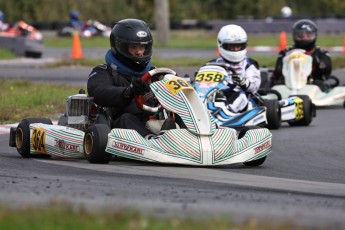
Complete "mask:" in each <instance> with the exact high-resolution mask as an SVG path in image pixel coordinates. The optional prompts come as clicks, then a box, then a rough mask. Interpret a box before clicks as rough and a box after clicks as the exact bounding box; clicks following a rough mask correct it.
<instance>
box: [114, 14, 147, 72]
mask: <svg viewBox="0 0 345 230" xmlns="http://www.w3.org/2000/svg"><path fill="white" fill-rule="evenodd" d="M152 43H153V40H152V35H151V31H150V28H149V27H148V25H147V24H146V23H145V22H144V21H141V20H138V19H124V20H121V21H118V22H116V24H115V26H114V27H113V29H112V31H111V33H110V45H111V51H112V52H113V54H114V55H115V56H116V57H117V58H118V59H119V60H120V61H121V62H122V63H123V64H124V65H126V66H127V67H129V68H132V69H134V70H136V71H142V70H143V69H145V67H146V66H147V64H148V62H149V61H150V59H151V56H152ZM130 44H134V45H144V46H145V51H144V53H143V55H142V56H135V55H132V54H130V53H129V51H128V47H129V45H130Z"/></svg>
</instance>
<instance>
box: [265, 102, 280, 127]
mask: <svg viewBox="0 0 345 230" xmlns="http://www.w3.org/2000/svg"><path fill="white" fill-rule="evenodd" d="M265 106H266V108H267V111H266V116H267V125H266V127H267V128H268V129H279V128H280V126H281V111H280V107H279V102H278V100H276V99H269V100H265Z"/></svg>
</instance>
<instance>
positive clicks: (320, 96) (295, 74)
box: [272, 49, 345, 107]
mask: <svg viewBox="0 0 345 230" xmlns="http://www.w3.org/2000/svg"><path fill="white" fill-rule="evenodd" d="M311 71H312V57H311V56H310V55H307V54H305V51H304V50H302V49H294V50H291V51H290V52H288V53H287V54H286V56H285V57H284V58H283V76H284V80H285V84H284V85H274V86H273V87H272V89H273V90H276V91H278V92H279V93H280V94H281V96H282V97H288V96H290V95H298V96H299V95H307V96H309V98H310V99H311V101H312V102H313V104H315V106H317V107H321V106H339V105H343V106H344V107H345V86H337V84H338V83H339V80H337V78H335V77H334V76H333V77H332V78H333V79H335V82H336V83H335V84H334V85H331V87H327V90H325V91H322V89H321V88H320V87H319V86H317V85H316V84H309V83H312V82H310V81H312V79H311V78H309V76H310V74H311ZM308 78H309V79H308Z"/></svg>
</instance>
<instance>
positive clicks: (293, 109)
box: [282, 108, 295, 114]
mask: <svg viewBox="0 0 345 230" xmlns="http://www.w3.org/2000/svg"><path fill="white" fill-rule="evenodd" d="M294 112H295V108H291V109H287V110H285V111H284V112H282V114H289V113H294Z"/></svg>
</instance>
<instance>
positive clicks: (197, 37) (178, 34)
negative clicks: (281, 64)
mask: <svg viewBox="0 0 345 230" xmlns="http://www.w3.org/2000/svg"><path fill="white" fill-rule="evenodd" d="M156 37H157V36H156V33H155V32H153V38H154V41H157V39H156ZM72 42H73V39H72V38H71V37H56V36H47V37H45V39H44V44H45V46H46V47H49V48H65V47H71V46H72ZM343 42H344V36H343V34H327V35H326V34H320V35H319V36H318V40H317V44H318V45H319V46H321V47H331V46H343ZM81 43H82V45H83V47H85V48H108V47H109V38H105V37H93V38H81ZM287 43H288V45H292V44H293V42H292V38H291V34H287ZM278 45H279V34H248V46H278ZM154 47H155V48H162V47H164V48H191V49H193V48H194V49H215V48H216V47H217V33H216V32H214V31H207V30H172V31H170V39H169V42H168V44H166V45H163V44H158V43H157V42H154Z"/></svg>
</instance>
